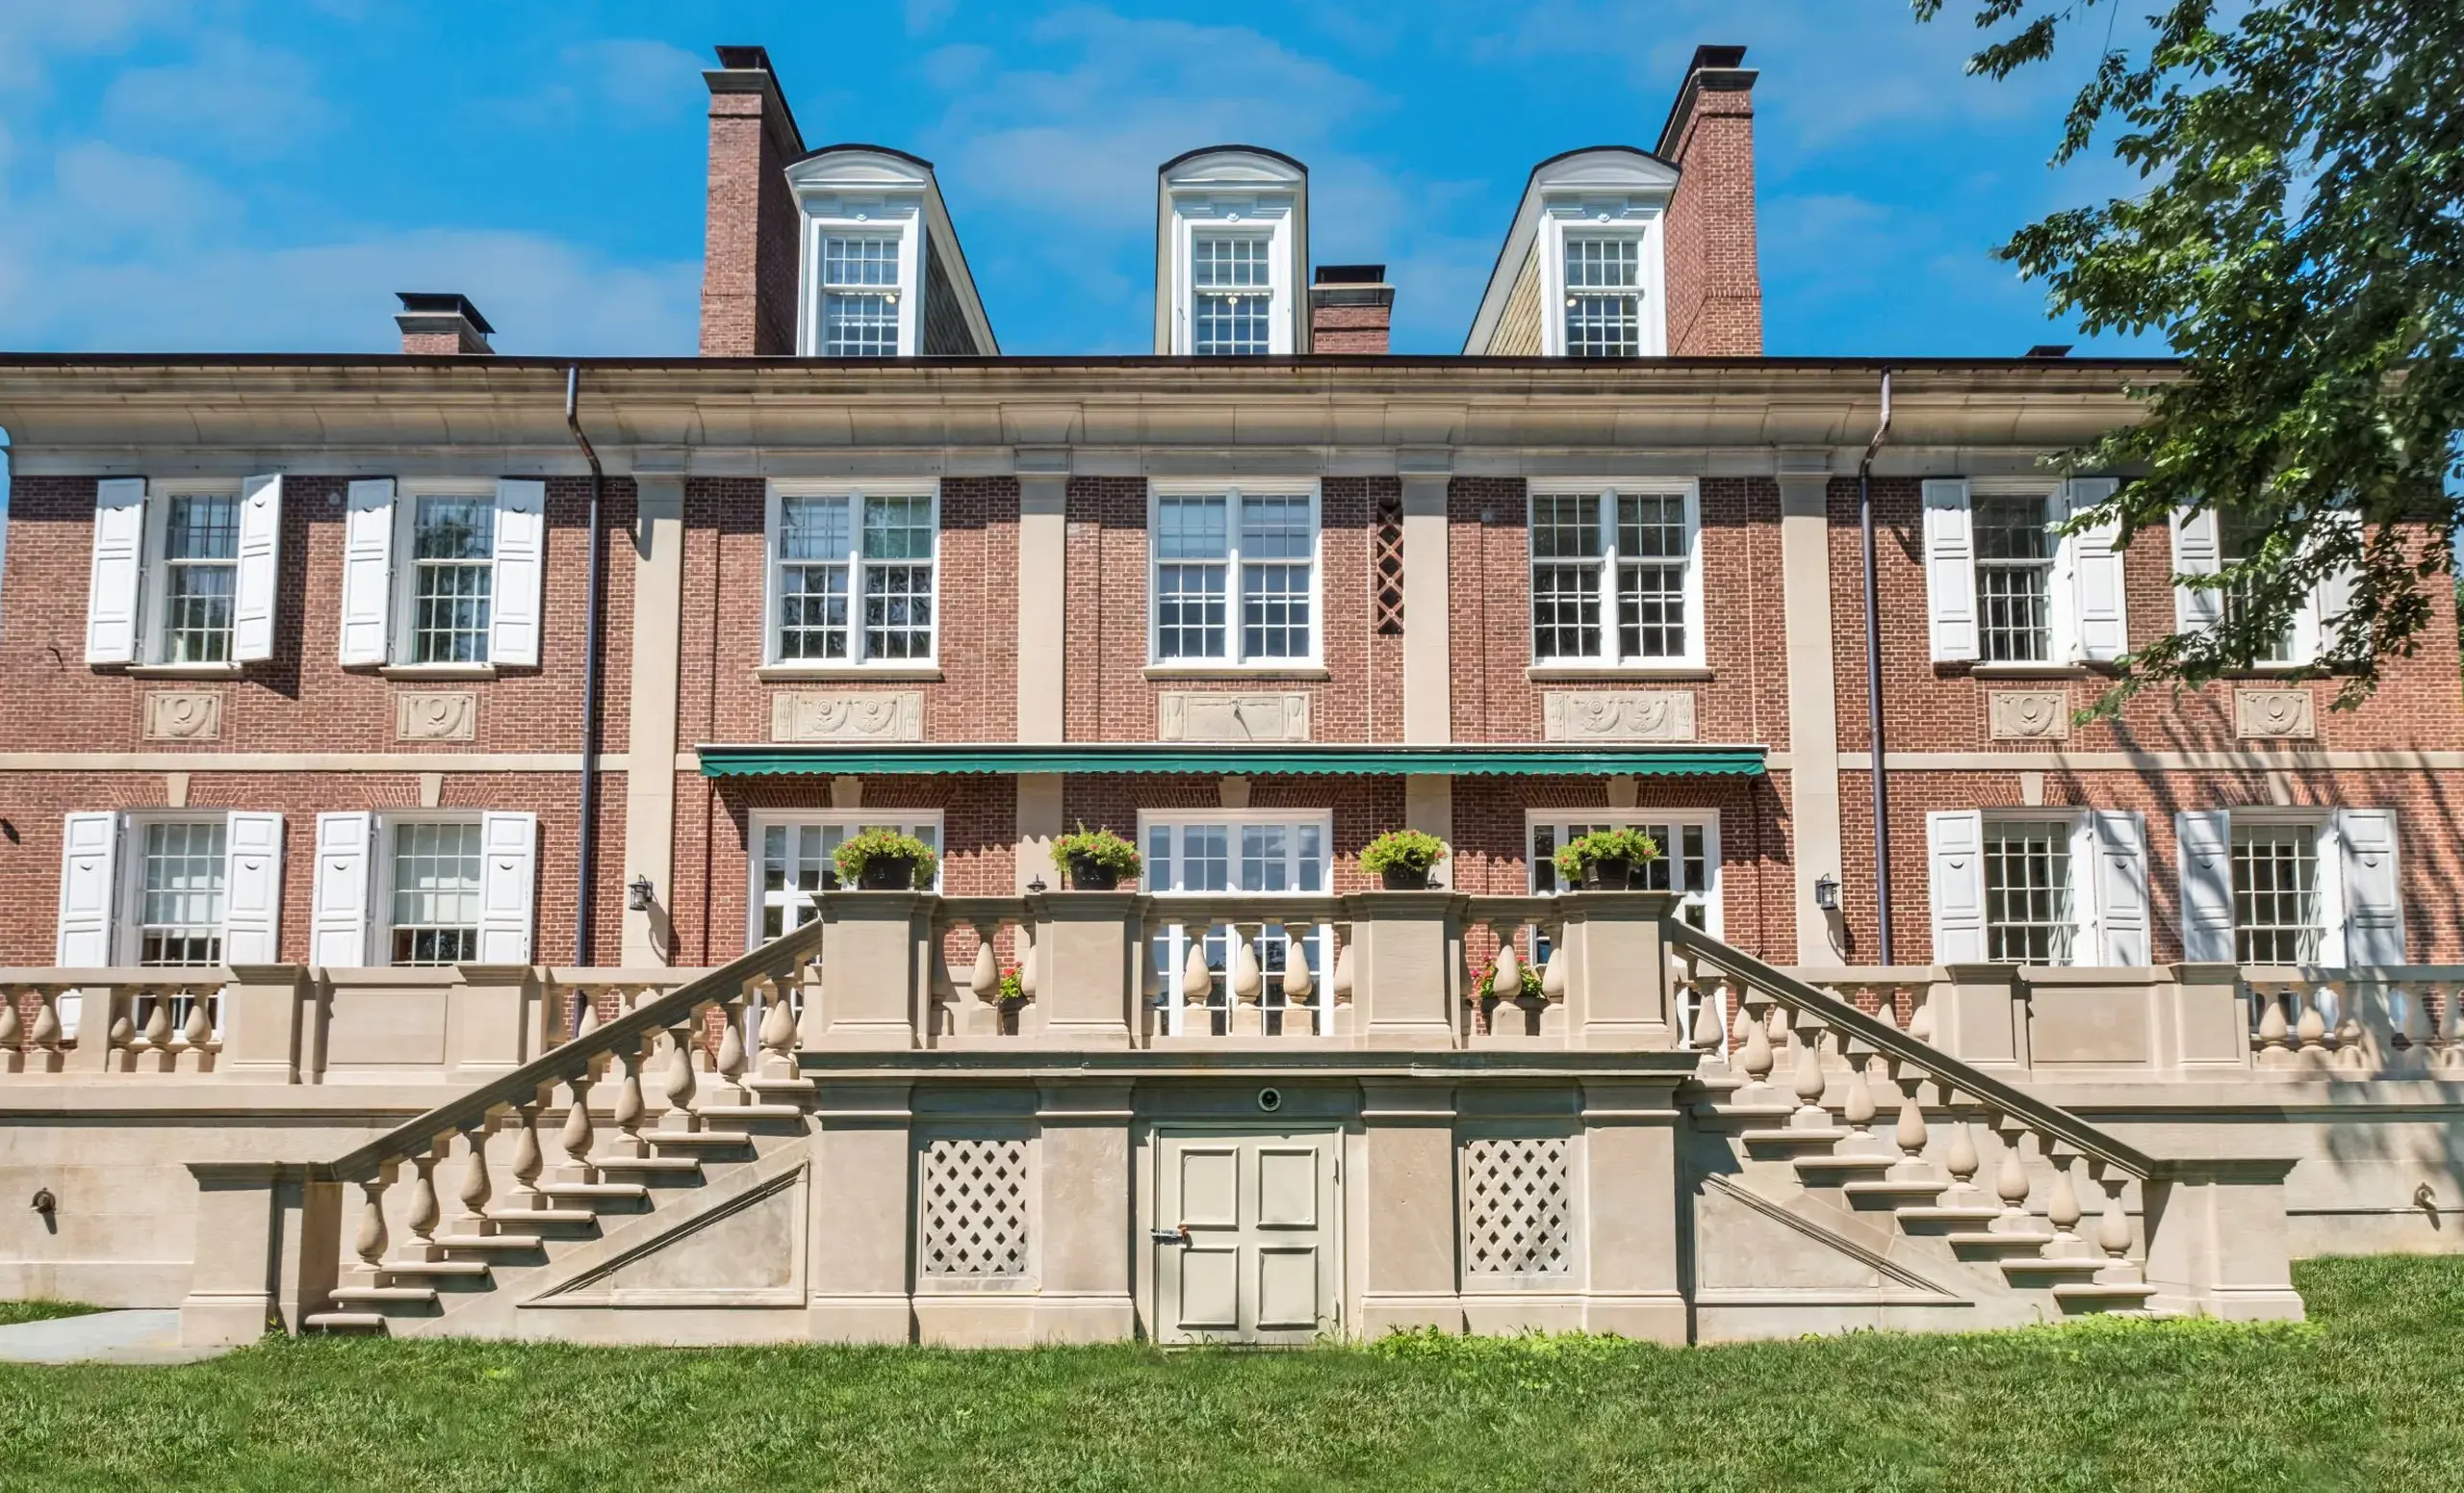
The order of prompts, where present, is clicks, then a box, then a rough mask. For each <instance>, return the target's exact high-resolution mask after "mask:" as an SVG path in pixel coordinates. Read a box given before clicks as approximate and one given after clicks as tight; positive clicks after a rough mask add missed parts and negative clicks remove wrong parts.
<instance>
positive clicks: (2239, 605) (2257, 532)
mask: <svg viewBox="0 0 2464 1493" xmlns="http://www.w3.org/2000/svg"><path fill="white" fill-rule="evenodd" d="M2216 528H2217V557H2218V559H2219V560H2220V561H2221V562H2222V563H2223V564H2224V565H2226V566H2228V567H2229V566H2231V565H2232V564H2233V563H2234V562H2235V561H2237V560H2246V559H2248V558H2249V557H2250V555H2251V553H2252V552H2253V551H2255V550H2256V549H2257V548H2258V541H2259V540H2260V538H2261V537H2263V536H2264V535H2265V534H2266V532H2267V530H2266V529H2265V528H2262V527H2261V526H2259V525H2256V524H2253V523H2252V522H2251V521H2250V520H2249V519H2247V518H2246V517H2245V516H2244V515H2242V514H2241V513H2239V512H2237V511H2235V510H2234V509H2232V508H2229V507H2228V508H2226V509H2224V510H2223V511H2222V512H2221V513H2220V514H2219V515H2218V518H2217V526H2216ZM2249 605H2250V597H2249V594H2248V592H2247V590H2246V587H2243V586H2235V587H2232V588H2231V589H2229V590H2227V591H2226V592H2225V593H2224V611H2225V615H2226V616H2227V617H2230V618H2234V619H2235V620H2238V619H2239V617H2240V615H2241V614H2243V613H2245V612H2246V611H2247V610H2248V609H2249ZM2293 626H2294V624H2293V619H2292V618H2290V617H2288V618H2286V619H2285V622H2284V627H2283V629H2282V631H2278V632H2277V633H2276V634H2275V636H2273V637H2272V638H2270V639H2267V640H2265V641H2264V642H2262V643H2261V644H2260V645H2259V647H2258V648H2257V649H2255V650H2253V651H2252V653H2251V655H2250V662H2252V663H2291V662H2292V661H2293V657H2294V640H2293Z"/></svg>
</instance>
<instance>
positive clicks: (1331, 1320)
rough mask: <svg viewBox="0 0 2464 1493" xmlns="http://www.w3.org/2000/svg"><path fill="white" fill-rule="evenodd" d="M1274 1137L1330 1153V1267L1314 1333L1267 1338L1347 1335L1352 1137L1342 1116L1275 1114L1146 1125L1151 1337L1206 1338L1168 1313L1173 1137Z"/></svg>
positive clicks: (1325, 1225) (1143, 1197)
mask: <svg viewBox="0 0 2464 1493" xmlns="http://www.w3.org/2000/svg"><path fill="white" fill-rule="evenodd" d="M1269 1087H1272V1086H1271V1085H1270V1086H1269ZM1273 1138H1289V1139H1292V1140H1294V1141H1305V1142H1307V1143H1309V1144H1311V1145H1314V1146H1315V1147H1316V1148H1317V1149H1318V1151H1319V1154H1320V1155H1322V1157H1323V1158H1324V1165H1325V1168H1326V1171H1325V1174H1324V1175H1323V1177H1322V1179H1321V1184H1320V1192H1319V1207H1320V1212H1321V1217H1320V1222H1319V1223H1318V1224H1317V1225H1316V1230H1315V1231H1316V1233H1317V1236H1318V1238H1319V1239H1320V1241H1321V1251H1320V1258H1321V1260H1322V1262H1323V1264H1322V1269H1323V1270H1324V1271H1325V1272H1326V1273H1327V1274H1326V1276H1325V1278H1324V1279H1323V1280H1322V1281H1321V1283H1320V1299H1321V1301H1322V1315H1321V1316H1320V1318H1319V1321H1318V1326H1317V1327H1316V1329H1315V1330H1313V1331H1312V1332H1311V1333H1310V1334H1309V1336H1308V1338H1306V1339H1300V1338H1292V1337H1285V1336H1282V1335H1280V1334H1275V1335H1270V1337H1269V1338H1268V1339H1266V1340H1265V1341H1268V1342H1270V1343H1274V1342H1282V1343H1291V1344H1296V1343H1299V1342H1303V1341H1310V1340H1314V1339H1315V1338H1316V1337H1317V1336H1318V1335H1319V1334H1320V1333H1331V1334H1335V1335H1343V1334H1345V1333H1347V1331H1348V1330H1349V1328H1348V1326H1347V1323H1346V1320H1345V1319H1346V1315H1347V1311H1348V1309H1349V1308H1348V1305H1347V1302H1348V1301H1349V1289H1348V1282H1347V1263H1348V1256H1349V1253H1350V1247H1351V1228H1350V1220H1349V1217H1348V1214H1347V1208H1346V1203H1345V1193H1344V1163H1345V1159H1346V1156H1347V1153H1348V1151H1349V1149H1350V1139H1351V1137H1350V1132H1349V1130H1348V1128H1347V1126H1346V1125H1345V1123H1344V1122H1343V1121H1342V1120H1340V1119H1336V1118H1333V1117H1321V1116H1296V1117H1294V1118H1293V1119H1292V1120H1288V1121H1286V1120H1270V1119H1260V1120H1157V1121H1154V1122H1152V1123H1150V1124H1149V1125H1148V1126H1147V1127H1146V1130H1145V1135H1144V1142H1145V1145H1146V1147H1147V1150H1148V1152H1149V1156H1148V1160H1147V1164H1146V1165H1145V1166H1144V1167H1143V1168H1142V1169H1141V1171H1142V1175H1143V1179H1144V1182H1145V1184H1146V1185H1145V1186H1144V1187H1142V1188H1141V1189H1140V1196H1139V1197H1138V1199H1137V1206H1136V1209H1135V1212H1136V1215H1137V1227H1138V1230H1139V1237H1140V1239H1141V1240H1142V1241H1144V1242H1145V1243H1144V1250H1145V1252H1144V1254H1143V1255H1142V1259H1143V1260H1144V1262H1145V1263H1144V1276H1145V1278H1144V1279H1143V1280H1142V1282H1141V1283H1140V1291H1139V1295H1140V1310H1141V1311H1142V1313H1143V1315H1144V1316H1145V1319H1146V1322H1147V1325H1148V1338H1149V1340H1150V1341H1152V1342H1156V1343H1164V1344H1171V1343H1185V1342H1197V1341H1206V1340H1205V1339H1198V1338H1190V1337H1183V1336H1181V1335H1180V1334H1179V1333H1178V1332H1177V1331H1176V1330H1175V1329H1174V1328H1173V1327H1172V1326H1170V1325H1169V1324H1168V1323H1167V1322H1166V1321H1165V1320H1164V1308H1165V1292H1164V1265H1165V1251H1166V1250H1168V1249H1180V1248H1183V1246H1181V1245H1179V1244H1177V1243H1174V1244H1166V1243H1164V1242H1163V1240H1162V1239H1161V1237H1160V1235H1161V1233H1163V1232H1164V1231H1167V1230H1169V1229H1171V1228H1173V1227H1175V1226H1176V1225H1177V1224H1178V1223H1180V1222H1181V1220H1179V1219H1177V1218H1175V1219H1172V1220H1169V1221H1167V1220H1165V1219H1164V1218H1163V1216H1162V1214H1161V1213H1160V1212H1159V1210H1160V1209H1161V1208H1162V1206H1163V1202H1164V1198H1165V1197H1166V1196H1167V1193H1166V1166H1167V1163H1168V1160H1169V1156H1170V1151H1171V1149H1172V1147H1171V1146H1170V1145H1168V1143H1169V1142H1173V1141H1191V1140H1194V1141H1205V1140H1210V1139H1215V1140H1225V1141H1230V1142H1233V1143H1235V1144H1238V1143H1239V1142H1241V1141H1244V1140H1256V1139H1273ZM1236 1181H1237V1178H1236ZM1234 1228H1235V1231H1236V1233H1241V1232H1250V1231H1253V1229H1254V1226H1253V1229H1252V1230H1241V1229H1240V1227H1239V1225H1238V1223H1237V1215H1236V1223H1235V1225H1234ZM1214 1341H1233V1342H1238V1341H1248V1342H1253V1343H1254V1342H1258V1341H1260V1339H1258V1338H1257V1337H1256V1336H1255V1335H1254V1334H1252V1335H1250V1336H1249V1337H1247V1338H1245V1339H1244V1338H1242V1337H1241V1336H1239V1335H1238V1333H1237V1332H1236V1333H1235V1334H1232V1335H1228V1336H1226V1337H1225V1338H1222V1339H1214Z"/></svg>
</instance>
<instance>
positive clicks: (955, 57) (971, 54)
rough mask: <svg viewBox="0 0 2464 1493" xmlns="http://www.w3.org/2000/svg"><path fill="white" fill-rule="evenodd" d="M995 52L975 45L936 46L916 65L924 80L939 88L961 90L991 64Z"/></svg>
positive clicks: (968, 43)
mask: <svg viewBox="0 0 2464 1493" xmlns="http://www.w3.org/2000/svg"><path fill="white" fill-rule="evenodd" d="M992 56H993V53H992V49H991V48H990V47H988V46H978V45H976V44H975V43H973V42H960V43H955V44H952V45H950V46H943V47H935V48H934V49H933V50H932V51H930V52H927V53H925V54H924V59H923V61H922V62H920V63H918V64H916V66H917V68H918V70H919V71H921V72H922V73H923V74H924V81H925V82H927V83H930V84H931V85H933V87H935V88H937V89H963V88H965V87H966V86H967V85H968V84H970V83H973V82H974V81H975V80H976V79H977V78H979V77H981V76H982V75H983V73H984V69H985V68H987V67H988V66H990V65H992Z"/></svg>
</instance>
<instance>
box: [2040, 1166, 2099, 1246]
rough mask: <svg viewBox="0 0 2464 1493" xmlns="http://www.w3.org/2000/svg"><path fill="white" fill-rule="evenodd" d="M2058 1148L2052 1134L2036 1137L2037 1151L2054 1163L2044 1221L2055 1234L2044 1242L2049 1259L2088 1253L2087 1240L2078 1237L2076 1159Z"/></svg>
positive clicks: (2046, 1198)
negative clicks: (2051, 1186)
mask: <svg viewBox="0 0 2464 1493" xmlns="http://www.w3.org/2000/svg"><path fill="white" fill-rule="evenodd" d="M2058 1149H2059V1147H2058V1146H2057V1144H2056V1142H2055V1141H2054V1139H2053V1137H2051V1136H2048V1135H2040V1136H2039V1137H2037V1152H2038V1154H2039V1155H2041V1156H2043V1157H2044V1158H2045V1159H2046V1160H2047V1161H2049V1162H2051V1163H2052V1164H2053V1191H2051V1192H2050V1193H2047V1194H2046V1195H2045V1204H2044V1217H2045V1222H2046V1223H2051V1224H2052V1225H2053V1237H2052V1238H2051V1239H2048V1240H2046V1241H2045V1243H2044V1250H2043V1253H2044V1256H2045V1258H2047V1259H2050V1260H2067V1259H2076V1258H2078V1257H2079V1256H2080V1255H2082V1254H2084V1253H2086V1252H2087V1248H2088V1246H2087V1242H2086V1241H2085V1240H2083V1239H2081V1238H2080V1237H2079V1232H2078V1230H2079V1220H2080V1217H2081V1210H2080V1207H2079V1188H2078V1185H2077V1184H2076V1183H2074V1182H2072V1181H2071V1179H2070V1169H2071V1168H2072V1167H2073V1166H2074V1165H2076V1164H2077V1158H2076V1157H2073V1156H2070V1155H2068V1154H2066V1153H2064V1154H2057V1151H2058Z"/></svg>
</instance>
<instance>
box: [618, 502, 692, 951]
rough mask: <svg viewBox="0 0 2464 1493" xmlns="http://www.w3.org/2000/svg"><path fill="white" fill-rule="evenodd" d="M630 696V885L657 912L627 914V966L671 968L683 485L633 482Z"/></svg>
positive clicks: (627, 835) (627, 794)
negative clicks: (645, 889)
mask: <svg viewBox="0 0 2464 1493" xmlns="http://www.w3.org/2000/svg"><path fill="white" fill-rule="evenodd" d="M633 494H634V520H633V632H632V640H631V648H632V655H633V677H632V689H631V693H630V696H629V700H630V705H629V713H628V717H627V726H626V732H625V882H626V885H628V886H630V885H631V884H632V881H633V878H635V877H637V876H639V877H645V878H648V880H649V881H650V884H651V905H650V907H649V908H648V909H646V910H644V911H641V912H635V911H633V910H632V909H631V908H630V907H628V908H627V909H626V911H625V956H624V957H625V963H626V964H628V965H633V966H635V967H642V966H647V965H664V964H669V963H671V962H673V960H674V957H675V951H676V939H675V927H674V924H673V923H672V921H671V920H670V916H669V912H668V910H669V908H670V907H672V906H673V905H674V899H675V894H676V888H675V879H676V747H677V737H678V734H679V732H678V723H677V679H678V672H677V667H678V661H679V659H680V656H681V653H680V647H681V645H680V637H679V630H678V627H677V619H678V618H679V617H680V615H682V610H683V605H684V478H683V477H682V476H676V475H672V474H653V473H639V474H636V475H635V476H634V477H633Z"/></svg>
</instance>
